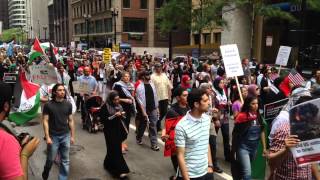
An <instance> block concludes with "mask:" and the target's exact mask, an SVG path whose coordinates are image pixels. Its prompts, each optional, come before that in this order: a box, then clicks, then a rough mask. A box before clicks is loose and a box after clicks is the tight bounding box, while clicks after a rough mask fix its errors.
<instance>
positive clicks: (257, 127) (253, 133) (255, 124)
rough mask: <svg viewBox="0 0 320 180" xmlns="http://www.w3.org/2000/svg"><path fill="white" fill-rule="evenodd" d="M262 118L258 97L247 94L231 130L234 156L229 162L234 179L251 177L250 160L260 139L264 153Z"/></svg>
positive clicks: (247, 179)
mask: <svg viewBox="0 0 320 180" xmlns="http://www.w3.org/2000/svg"><path fill="white" fill-rule="evenodd" d="M263 128H264V127H263V123H262V119H261V117H260V116H259V112H258V98H257V97H255V96H248V97H247V98H246V99H245V101H244V104H243V107H242V108H241V112H240V113H239V114H238V115H237V116H236V119H235V126H234V129H233V132H232V151H231V152H232V155H231V157H232V158H233V157H235V158H234V159H233V161H234V162H232V164H231V171H232V176H233V178H234V179H243V180H250V179H251V162H252V161H253V159H255V156H256V152H257V148H258V144H259V141H260V139H261V141H262V145H263V149H264V151H263V152H264V153H265V154H266V152H267V151H266V142H265V133H264V130H263Z"/></svg>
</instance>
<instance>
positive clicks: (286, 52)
mask: <svg viewBox="0 0 320 180" xmlns="http://www.w3.org/2000/svg"><path fill="white" fill-rule="evenodd" d="M290 52H291V47H289V46H280V48H279V52H278V55H277V59H276V64H278V65H281V66H286V65H287V63H288V60H289V56H290Z"/></svg>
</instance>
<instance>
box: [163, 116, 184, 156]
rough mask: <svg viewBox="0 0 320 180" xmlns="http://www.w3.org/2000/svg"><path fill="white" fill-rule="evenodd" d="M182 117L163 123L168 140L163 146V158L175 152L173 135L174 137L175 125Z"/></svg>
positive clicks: (169, 119)
mask: <svg viewBox="0 0 320 180" xmlns="http://www.w3.org/2000/svg"><path fill="white" fill-rule="evenodd" d="M182 117H183V116H178V117H174V118H168V119H166V121H165V127H166V134H167V135H169V138H168V140H167V141H166V143H165V145H164V156H165V157H167V156H171V155H173V154H175V152H176V145H175V143H174V135H175V132H174V130H175V128H176V125H177V123H178V122H179V121H180V119H181V118H182Z"/></svg>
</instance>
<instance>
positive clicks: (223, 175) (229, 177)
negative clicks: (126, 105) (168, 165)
mask: <svg viewBox="0 0 320 180" xmlns="http://www.w3.org/2000/svg"><path fill="white" fill-rule="evenodd" d="M130 129H132V130H134V131H136V129H137V128H136V126H134V125H132V124H130ZM143 135H144V136H146V137H148V136H149V133H148V132H144V133H143ZM158 143H159V144H161V145H162V146H164V142H163V141H162V140H161V139H160V138H158ZM215 175H218V176H220V177H222V178H224V179H226V180H232V176H230V175H229V174H227V173H225V172H223V173H215Z"/></svg>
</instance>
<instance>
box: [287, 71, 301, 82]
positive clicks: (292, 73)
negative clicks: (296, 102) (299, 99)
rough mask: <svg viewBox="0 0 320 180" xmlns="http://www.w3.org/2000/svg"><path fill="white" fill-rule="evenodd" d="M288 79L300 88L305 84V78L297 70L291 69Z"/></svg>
mask: <svg viewBox="0 0 320 180" xmlns="http://www.w3.org/2000/svg"><path fill="white" fill-rule="evenodd" d="M288 78H289V80H290V82H291V83H292V84H293V85H294V86H300V85H301V84H302V83H304V79H303V77H302V76H301V75H300V74H299V73H298V72H297V71H296V70H295V69H291V71H290V73H289V75H288Z"/></svg>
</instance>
